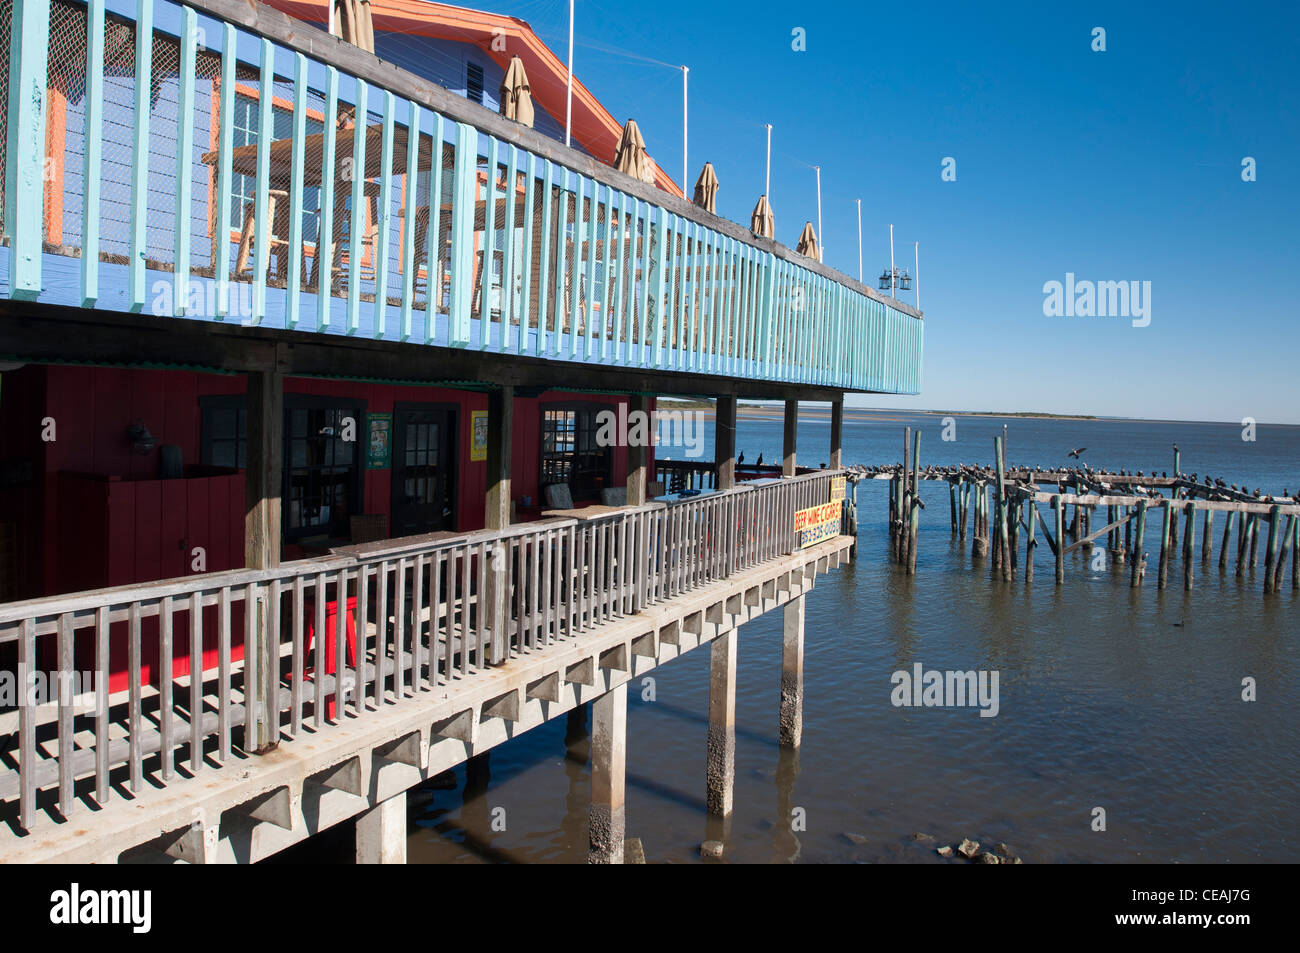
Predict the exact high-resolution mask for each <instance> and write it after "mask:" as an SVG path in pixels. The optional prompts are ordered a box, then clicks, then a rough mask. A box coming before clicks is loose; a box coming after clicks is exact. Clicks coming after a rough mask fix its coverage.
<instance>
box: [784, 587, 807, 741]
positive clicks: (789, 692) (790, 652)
mask: <svg viewBox="0 0 1300 953" xmlns="http://www.w3.org/2000/svg"><path fill="white" fill-rule="evenodd" d="M783 612H784V616H785V618H784V629H783V635H782V640H781V715H780V743H781V747H783V748H798V747H799V742H800V741H801V740H802V738H803V631H804V597H803V596H802V595H798V596H794V597H793V598H792V599H791V600H790V601H789V602H787V603H786V604H785V608H784V610H783Z"/></svg>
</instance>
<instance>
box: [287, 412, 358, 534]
mask: <svg viewBox="0 0 1300 953" xmlns="http://www.w3.org/2000/svg"><path fill="white" fill-rule="evenodd" d="M348 418H351V421H352V427H353V439H352V440H344V439H343V436H344V431H345V427H346V426H347V422H348ZM364 426H365V407H364V406H363V405H361V404H360V403H350V402H342V401H338V400H336V399H333V398H310V397H295V396H292V395H288V396H286V397H285V410H284V443H285V456H284V508H283V517H282V518H283V520H284V536H285V539H297V538H301V537H304V536H317V535H329V536H347V535H348V532H349V529H348V518H349V517H351V516H353V515H354V514H357V513H359V512H360V508H359V506H358V503H359V501H360V499H361V486H360V483H361V479H360V478H361V469H360V467H359V465H358V457H359V456H360V454H359V452H358V450H357V443H358V441H359V440H360V439H361V434H362V429H363V427H364Z"/></svg>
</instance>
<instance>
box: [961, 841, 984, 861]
mask: <svg viewBox="0 0 1300 953" xmlns="http://www.w3.org/2000/svg"><path fill="white" fill-rule="evenodd" d="M979 849H980V842H979V841H977V840H970V839H969V838H967V839H966V840H963V841H962V842H961V843H960V844H958V845H957V853H959V854H961V855H962V856H963V857H965V858H966V859H967V860H970V859H971V858H972V857H974V856H975V852H976V851H978V850H979Z"/></svg>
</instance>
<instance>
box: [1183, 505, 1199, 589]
mask: <svg viewBox="0 0 1300 953" xmlns="http://www.w3.org/2000/svg"><path fill="white" fill-rule="evenodd" d="M1184 510H1185V516H1184V519H1185V520H1186V522H1185V524H1184V526H1183V590H1184V591H1185V592H1191V591H1192V588H1193V586H1194V579H1193V577H1194V575H1195V573H1194V571H1193V569H1192V564H1193V562H1194V559H1193V556H1194V555H1195V553H1196V501H1195V500H1188V501H1187V506H1186V507H1184Z"/></svg>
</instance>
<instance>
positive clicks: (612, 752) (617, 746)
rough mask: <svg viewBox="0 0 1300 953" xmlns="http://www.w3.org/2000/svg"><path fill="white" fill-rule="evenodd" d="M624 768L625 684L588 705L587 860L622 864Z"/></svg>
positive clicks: (625, 729)
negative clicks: (589, 782)
mask: <svg viewBox="0 0 1300 953" xmlns="http://www.w3.org/2000/svg"><path fill="white" fill-rule="evenodd" d="M626 770H627V683H626V682H624V683H623V684H622V685H620V686H618V687H617V688H611V689H610V690H609V691H608V692H606V693H605V694H604V695H601V696H600V697H599V698H597V699H596V700H595V701H594V702H592V704H591V804H590V806H589V808H588V815H587V841H588V847H587V862H588V863H591V864H621V863H623V841H624V838H625V836H626V830H627V823H626V820H625V816H624V813H623V788H624V784H625V783H626Z"/></svg>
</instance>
